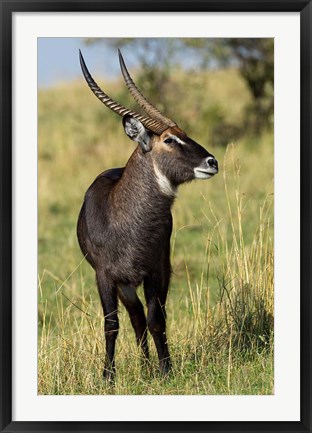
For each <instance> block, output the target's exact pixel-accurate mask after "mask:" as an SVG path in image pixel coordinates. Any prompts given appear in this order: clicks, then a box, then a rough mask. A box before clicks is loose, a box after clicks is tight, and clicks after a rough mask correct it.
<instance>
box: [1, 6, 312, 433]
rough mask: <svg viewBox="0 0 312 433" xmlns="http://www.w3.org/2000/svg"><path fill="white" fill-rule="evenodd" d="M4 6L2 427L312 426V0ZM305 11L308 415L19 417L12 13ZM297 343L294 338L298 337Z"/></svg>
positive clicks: (304, 374) (304, 406) (304, 378)
mask: <svg viewBox="0 0 312 433" xmlns="http://www.w3.org/2000/svg"><path fill="white" fill-rule="evenodd" d="M0 6H1V9H0V11H1V25H0V27H1V90H0V94H1V98H0V104H1V105H0V106H1V117H0V119H1V120H0V122H1V123H0V131H1V146H0V152H1V153H0V162H1V201H0V209H1V219H0V239H1V261H0V278H1V288H0V289H1V290H0V308H1V325H0V326H1V332H0V338H1V341H0V343H1V360H0V362H1V365H0V380H1V383H0V385H1V386H0V402H1V403H0V405H1V406H0V407H1V413H0V422H1V432H35V431H38V432H39V431H40V432H45V431H49V432H69V431H77V432H79V431H85V432H98V431H105V432H110V431H114V432H132V431H133V432H140V431H144V432H147V431H153V432H158V431H159V432H167V431H168V432H169V431H170V432H175V431H182V432H188V431H189V432H191V431H210V432H213V431H216V432H217V431H218V432H220V431H222V432H231V431H236V432H239V431H248V432H256V431H257V432H260V431H266V432H270V431H271V432H273V431H280V432H287V431H300V432H311V431H312V424H311V319H310V312H311V294H310V288H311V270H310V269H311V247H312V244H311V197H310V194H311V172H310V168H311V162H312V161H311V144H312V143H311V138H312V136H311V118H312V113H311V96H312V88H311V75H312V68H311V66H312V65H311V62H312V56H311V52H312V43H311V41H312V30H311V23H312V4H311V1H307V0H290V1H287V0H270V1H267V0H240V1H236V0H214V1H209V0H205V1H198V0H195V1H193V2H191V1H189V0H188V1H185V0H179V1H176V0H166V1H163V0H158V1H157V2H156V1H150V2H147V1H143V0H134V1H119V0H109V1H105V0H100V1H89V2H88V1H85V0H78V1H77V0H76V1H75V2H73V1H53V2H51V1H42V0H32V1H29V0H26V1H22V0H20V1H12V0H0ZM96 11H113V12H131V11H136V12H139V11H141V12H150V13H153V12H173V11H175V12H176V11H180V12H194V11H197V12H201V11H205V12H216V11H217V12H300V32H301V52H300V55H301V64H300V67H301V90H300V96H301V137H300V138H301V156H300V164H301V166H300V168H301V190H300V197H301V220H300V224H301V236H300V241H301V246H300V252H301V268H300V275H301V319H300V320H301V323H300V326H301V340H300V343H301V379H300V384H301V419H300V421H299V422H282V421H281V422H202V421H200V422H179V421H176V422H162V421H160V422H48V421H46V422H22V421H18V422H16V421H12V319H14V318H13V317H12V290H11V288H12V253H13V251H12V216H13V215H12V16H13V13H14V12H96ZM290 344H291V342H290Z"/></svg>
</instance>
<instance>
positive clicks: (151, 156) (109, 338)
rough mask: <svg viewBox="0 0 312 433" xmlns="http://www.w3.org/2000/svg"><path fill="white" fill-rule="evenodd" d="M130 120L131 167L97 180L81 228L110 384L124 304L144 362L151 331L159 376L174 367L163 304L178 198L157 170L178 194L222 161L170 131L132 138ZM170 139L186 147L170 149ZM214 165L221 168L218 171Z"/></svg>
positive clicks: (81, 217) (172, 145) (87, 198)
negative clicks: (163, 184)
mask: <svg viewBox="0 0 312 433" xmlns="http://www.w3.org/2000/svg"><path fill="white" fill-rule="evenodd" d="M131 121H132V120H131V118H130V117H127V116H126V117H125V118H124V126H125V130H126V133H127V134H128V135H129V136H130V137H131V138H132V139H134V140H135V141H137V142H138V143H139V145H138V146H137V148H136V150H135V151H134V153H133V154H132V156H131V157H130V159H129V161H128V163H127V165H126V167H124V168H118V169H112V170H107V171H105V172H103V173H102V174H100V175H99V176H98V177H97V178H96V179H95V181H94V182H93V184H92V185H91V186H90V188H89V189H88V191H87V193H86V195H85V200H84V203H83V206H82V209H81V212H80V215H79V219H78V227H77V234H78V239H79V244H80V247H81V250H82V252H83V254H84V255H85V257H86V259H87V260H88V262H89V263H90V264H91V266H92V267H93V268H94V269H95V272H96V280H97V285H98V290H99V294H100V298H101V302H102V306H103V312H104V316H105V338H106V360H105V365H104V376H105V377H108V378H112V376H113V374H114V372H115V365H114V349H115V340H116V337H117V333H118V316H117V302H118V301H117V298H118V297H119V299H120V300H121V301H122V303H123V304H124V305H125V307H126V309H127V310H128V312H129V315H130V319H131V323H132V325H133V327H134V330H135V334H136V338H137V342H138V344H139V345H140V346H141V347H142V349H143V353H144V356H145V357H146V358H147V357H148V347H147V328H148V329H149V331H150V332H151V334H152V336H153V339H154V342H155V345H156V349H157V352H158V357H159V363H160V371H161V373H162V374H166V373H167V372H168V371H169V370H170V368H171V362H170V356H169V351H168V345H167V338H166V313H165V303H166V298H167V293H168V287H169V281H170V273H171V266H170V236H171V231H172V216H171V207H172V204H173V201H174V194H168V193H166V192H164V191H163V190H162V188H161V187H160V184H159V179H157V174H156V172H155V165H156V166H157V168H158V169H159V170H160V171H161V173H162V174H163V176H165V178H166V179H167V180H168V182H169V184H170V185H171V186H172V191H174V190H175V188H176V187H177V186H178V185H179V184H181V183H183V182H186V181H190V180H192V179H194V177H195V175H194V168H195V167H200V168H203V170H207V167H210V169H211V167H213V166H214V167H215V171H214V172H213V174H214V173H215V172H217V162H216V161H215V160H214V158H213V157H212V155H210V154H209V153H208V152H207V151H206V150H205V149H204V148H203V147H201V146H200V145H199V144H197V143H195V142H194V141H193V140H191V139H190V138H189V137H187V136H186V134H185V133H184V132H183V131H181V130H179V129H178V128H177V127H175V128H168V130H166V131H165V132H163V133H162V134H161V135H160V136H157V135H155V134H152V133H151V132H150V131H148V130H144V134H143V133H142V130H141V129H140V135H139V134H136V132H134V133H133V135H132V132H133V130H132V129H131V133H129V129H128V128H127V124H128V123H129V122H131ZM136 122H137V121H136ZM136 122H135V123H136ZM131 127H132V128H133V127H134V128H135V127H136V125H134V126H133V125H132V126H131ZM138 128H141V126H140V125H139V126H138ZM142 134H143V135H142ZM172 135H174V136H175V137H179V138H180V139H181V140H183V142H184V144H183V145H182V144H181V143H180V144H179V143H178V142H174V143H165V140H166V139H168V137H171V136H172ZM142 137H143V138H142ZM209 161H210V162H209ZM211 161H215V162H214V163H213V164H214V165H212V163H211ZM211 170H212V169H211ZM209 173H210V172H209ZM213 174H211V175H213ZM141 283H143V284H144V294H145V299H146V303H147V319H146V318H145V314H144V309H143V305H142V303H141V301H140V300H139V298H138V297H137V295H136V293H135V289H136V288H137V287H138V286H139V285H140V284H141Z"/></svg>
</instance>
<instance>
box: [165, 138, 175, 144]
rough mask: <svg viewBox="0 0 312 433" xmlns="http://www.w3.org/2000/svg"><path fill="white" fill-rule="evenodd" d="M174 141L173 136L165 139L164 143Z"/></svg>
mask: <svg viewBox="0 0 312 433" xmlns="http://www.w3.org/2000/svg"><path fill="white" fill-rule="evenodd" d="M173 142H174V140H173V138H166V140H165V141H164V143H166V144H172V143H173Z"/></svg>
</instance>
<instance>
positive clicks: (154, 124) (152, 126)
mask: <svg viewBox="0 0 312 433" xmlns="http://www.w3.org/2000/svg"><path fill="white" fill-rule="evenodd" d="M79 59H80V66H81V69H82V72H83V75H84V77H85V79H86V82H87V83H88V86H89V87H90V89H91V90H92V92H93V93H94V94H95V96H96V97H97V98H98V99H99V100H100V101H101V102H103V104H104V105H106V107H108V108H110V109H111V110H112V111H114V113H117V114H119V116H125V115H126V114H128V115H129V116H132V117H135V118H136V119H138V120H139V121H140V122H141V123H142V124H143V125H144V126H145V127H146V128H147V129H149V130H150V131H152V132H154V133H155V134H158V135H160V134H161V133H162V132H164V131H165V130H166V129H167V128H168V125H166V124H165V123H163V122H160V121H159V120H157V119H152V118H151V117H146V116H142V115H141V114H139V113H136V112H135V111H131V110H128V109H127V108H125V107H124V106H123V105H121V104H119V103H118V102H116V101H114V99H112V98H111V97H110V96H108V95H107V94H106V93H105V92H103V90H102V89H101V88H100V87H99V86H98V85H97V83H96V82H95V81H94V79H93V78H92V76H91V74H90V72H89V70H88V68H87V66H86V64H85V61H84V58H83V56H82V53H81V51H80V50H79Z"/></svg>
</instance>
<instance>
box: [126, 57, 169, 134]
mask: <svg viewBox="0 0 312 433" xmlns="http://www.w3.org/2000/svg"><path fill="white" fill-rule="evenodd" d="M118 55H119V63H120V69H121V72H122V75H123V77H124V80H125V83H126V86H127V87H128V89H129V91H130V93H131V95H132V96H133V98H134V99H135V100H136V101H137V103H138V104H139V105H140V107H141V108H143V110H144V111H145V112H146V113H147V114H148V115H149V116H151V117H152V118H153V119H157V120H159V121H160V122H162V123H165V124H166V125H168V126H176V125H177V124H176V123H175V122H173V121H172V120H171V119H169V118H168V117H166V116H164V115H163V114H162V113H161V112H160V111H159V110H158V109H157V108H156V107H154V105H152V104H151V103H150V102H149V101H148V100H147V99H146V98H145V96H143V94H142V93H141V92H140V90H139V89H138V88H137V86H136V85H135V83H134V81H133V80H132V78H131V76H130V74H129V72H128V69H127V67H126V64H125V62H124V59H123V57H122V54H121V52H120V50H118Z"/></svg>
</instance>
